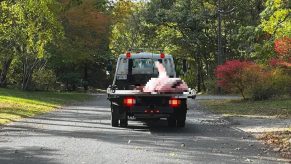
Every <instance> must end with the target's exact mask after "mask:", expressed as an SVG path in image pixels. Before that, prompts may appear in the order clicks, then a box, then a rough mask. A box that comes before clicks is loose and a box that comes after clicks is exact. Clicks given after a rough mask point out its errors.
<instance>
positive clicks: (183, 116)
mask: <svg viewBox="0 0 291 164" xmlns="http://www.w3.org/2000/svg"><path fill="white" fill-rule="evenodd" d="M185 122H186V112H183V113H180V115H179V116H178V117H177V127H178V128H183V127H185Z"/></svg>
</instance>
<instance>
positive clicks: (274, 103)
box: [198, 99, 291, 118]
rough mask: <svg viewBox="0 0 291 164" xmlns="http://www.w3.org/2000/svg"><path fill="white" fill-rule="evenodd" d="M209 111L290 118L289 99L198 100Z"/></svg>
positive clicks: (290, 101) (290, 105) (231, 114)
mask: <svg viewBox="0 0 291 164" xmlns="http://www.w3.org/2000/svg"><path fill="white" fill-rule="evenodd" d="M198 102H199V103H200V104H201V105H202V106H205V107H207V109H209V110H210V111H212V112H214V113H218V114H224V115H230V116H233V115H234V116H239V115H255V116H277V117H284V118H291V99H279V100H265V101H244V100H198Z"/></svg>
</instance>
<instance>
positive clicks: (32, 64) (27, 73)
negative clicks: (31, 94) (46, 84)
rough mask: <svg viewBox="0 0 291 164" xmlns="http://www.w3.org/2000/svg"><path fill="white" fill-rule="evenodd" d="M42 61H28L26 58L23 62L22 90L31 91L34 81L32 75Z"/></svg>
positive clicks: (36, 59)
mask: <svg viewBox="0 0 291 164" xmlns="http://www.w3.org/2000/svg"><path fill="white" fill-rule="evenodd" d="M41 61H42V60H40V59H38V58H35V59H32V60H30V59H28V57H26V58H25V59H24V60H23V61H22V62H23V77H22V85H21V88H22V90H30V89H31V86H30V85H31V81H32V74H33V71H34V70H35V69H36V67H37V66H38V65H39V64H41Z"/></svg>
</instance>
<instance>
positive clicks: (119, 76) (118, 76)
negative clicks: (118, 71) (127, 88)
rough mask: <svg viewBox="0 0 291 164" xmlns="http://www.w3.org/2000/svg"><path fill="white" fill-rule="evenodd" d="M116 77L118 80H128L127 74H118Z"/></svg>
mask: <svg viewBox="0 0 291 164" xmlns="http://www.w3.org/2000/svg"><path fill="white" fill-rule="evenodd" d="M116 78H117V80H126V79H127V75H117V76H116Z"/></svg>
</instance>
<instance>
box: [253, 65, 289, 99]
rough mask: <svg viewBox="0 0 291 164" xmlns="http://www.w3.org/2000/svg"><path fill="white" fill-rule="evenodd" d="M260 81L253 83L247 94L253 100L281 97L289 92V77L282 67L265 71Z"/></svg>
mask: <svg viewBox="0 0 291 164" xmlns="http://www.w3.org/2000/svg"><path fill="white" fill-rule="evenodd" d="M266 74H267V75H265V76H263V77H264V78H263V79H262V81H260V82H257V83H256V84H255V85H253V86H252V87H251V88H250V90H249V94H250V96H251V97H252V99H254V100H265V99H270V98H272V97H282V96H286V95H289V96H290V93H291V85H290V82H291V77H290V76H289V75H288V74H286V72H285V71H284V70H282V69H279V68H275V69H272V70H270V71H268V72H267V73H266Z"/></svg>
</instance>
